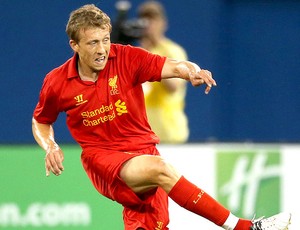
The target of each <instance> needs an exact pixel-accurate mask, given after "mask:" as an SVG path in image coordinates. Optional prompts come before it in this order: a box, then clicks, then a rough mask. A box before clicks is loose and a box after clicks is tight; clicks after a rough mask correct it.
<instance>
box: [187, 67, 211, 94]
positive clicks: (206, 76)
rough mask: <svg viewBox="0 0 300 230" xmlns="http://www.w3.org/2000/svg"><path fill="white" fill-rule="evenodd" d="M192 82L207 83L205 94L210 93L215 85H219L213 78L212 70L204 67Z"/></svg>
mask: <svg viewBox="0 0 300 230" xmlns="http://www.w3.org/2000/svg"><path fill="white" fill-rule="evenodd" d="M192 84H193V86H199V85H202V84H206V88H205V94H208V93H209V92H210V90H211V88H212V87H213V86H217V83H216V81H215V80H214V79H213V77H212V74H211V72H210V71H208V70H203V69H202V70H201V71H200V72H198V73H197V74H196V75H195V76H194V79H193V80H192Z"/></svg>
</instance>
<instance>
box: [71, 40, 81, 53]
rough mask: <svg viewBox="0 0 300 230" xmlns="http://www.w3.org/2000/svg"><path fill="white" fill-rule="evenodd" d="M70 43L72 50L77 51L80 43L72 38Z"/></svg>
mask: <svg viewBox="0 0 300 230" xmlns="http://www.w3.org/2000/svg"><path fill="white" fill-rule="evenodd" d="M69 45H70V46H71V48H72V50H73V51H74V52H76V53H77V51H78V48H79V47H78V44H77V43H76V42H75V41H74V40H70V41H69Z"/></svg>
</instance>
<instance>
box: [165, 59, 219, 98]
mask: <svg viewBox="0 0 300 230" xmlns="http://www.w3.org/2000/svg"><path fill="white" fill-rule="evenodd" d="M167 78H182V79H185V80H187V81H190V82H191V84H192V85H193V86H199V85H202V84H206V88H205V93H206V94H208V93H209V91H210V90H211V88H212V87H213V86H216V85H217V83H216V81H215V80H214V79H213V78H212V74H211V72H210V71H208V70H203V69H201V68H200V67H199V66H198V65H197V64H195V63H193V62H190V61H177V60H174V59H170V58H167V60H166V62H165V64H164V66H163V69H162V79H167Z"/></svg>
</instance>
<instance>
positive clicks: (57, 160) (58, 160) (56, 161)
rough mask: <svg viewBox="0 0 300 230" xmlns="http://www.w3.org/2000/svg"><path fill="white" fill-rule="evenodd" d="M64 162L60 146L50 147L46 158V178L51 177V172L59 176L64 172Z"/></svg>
mask: <svg viewBox="0 0 300 230" xmlns="http://www.w3.org/2000/svg"><path fill="white" fill-rule="evenodd" d="M63 161H64V154H63V152H62V150H61V149H60V147H59V146H58V145H54V146H50V147H48V149H47V151H46V156H45V169H46V176H49V175H50V171H51V172H52V173H53V174H54V175H56V176H59V175H60V174H61V173H62V171H63V170H64V167H63V165H62V162H63Z"/></svg>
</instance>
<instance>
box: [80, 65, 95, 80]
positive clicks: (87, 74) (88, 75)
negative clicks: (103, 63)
mask: <svg viewBox="0 0 300 230" xmlns="http://www.w3.org/2000/svg"><path fill="white" fill-rule="evenodd" d="M78 74H79V77H80V79H81V80H82V81H92V82H95V81H97V79H98V74H99V72H95V71H92V70H91V69H88V70H86V69H84V68H83V67H82V66H81V65H80V63H78Z"/></svg>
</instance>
